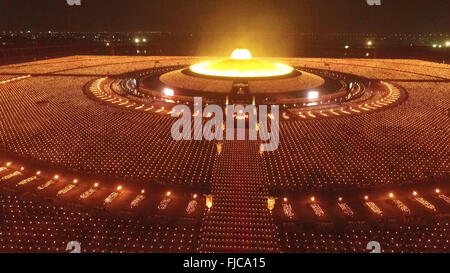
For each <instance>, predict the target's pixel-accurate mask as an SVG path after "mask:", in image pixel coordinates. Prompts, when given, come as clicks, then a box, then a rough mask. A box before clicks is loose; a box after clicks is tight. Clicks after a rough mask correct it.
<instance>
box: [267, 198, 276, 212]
mask: <svg viewBox="0 0 450 273" xmlns="http://www.w3.org/2000/svg"><path fill="white" fill-rule="evenodd" d="M274 207H275V198H273V197H268V198H267V208H268V209H269V210H270V211H272V210H273V208H274Z"/></svg>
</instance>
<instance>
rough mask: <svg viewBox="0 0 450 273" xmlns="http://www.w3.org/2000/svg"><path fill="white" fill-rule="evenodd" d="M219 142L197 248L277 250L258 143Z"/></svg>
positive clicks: (265, 174) (228, 250)
mask: <svg viewBox="0 0 450 273" xmlns="http://www.w3.org/2000/svg"><path fill="white" fill-rule="evenodd" d="M223 146H224V149H223V152H222V153H221V154H220V155H219V156H217V157H216V160H215V162H214V167H213V179H212V186H211V188H212V194H213V206H212V208H211V209H210V211H207V212H206V213H205V214H206V215H205V217H204V219H203V224H202V229H201V235H200V237H201V241H200V251H202V252H279V251H280V247H279V244H278V234H277V229H276V226H275V225H274V223H273V218H272V215H270V213H269V210H268V209H267V196H268V190H267V184H266V181H267V173H266V170H265V167H264V164H263V161H262V158H261V156H260V155H259V154H258V148H259V145H258V143H257V142H256V141H226V142H225V143H224V144H223ZM246 162H252V164H245V163H246Z"/></svg>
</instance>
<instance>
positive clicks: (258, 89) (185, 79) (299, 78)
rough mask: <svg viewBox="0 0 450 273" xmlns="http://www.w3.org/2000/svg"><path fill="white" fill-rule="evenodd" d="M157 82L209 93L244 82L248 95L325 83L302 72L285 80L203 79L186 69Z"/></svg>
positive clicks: (319, 78) (218, 91) (220, 91)
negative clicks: (246, 85)
mask: <svg viewBox="0 0 450 273" xmlns="http://www.w3.org/2000/svg"><path fill="white" fill-rule="evenodd" d="M295 71H297V70H295ZM291 74H292V73H291ZM159 80H160V81H161V82H162V83H164V84H165V85H167V86H168V87H174V88H182V89H187V90H199V91H203V92H210V93H231V90H232V87H233V84H234V83H236V82H246V83H248V87H249V93H250V94H264V93H270V94H275V93H285V92H293V91H303V90H309V89H314V88H317V87H320V86H321V85H323V84H324V82H325V80H324V79H323V78H322V77H320V76H317V75H314V74H311V73H308V72H303V71H302V72H299V71H297V73H295V74H294V75H292V76H290V77H286V78H278V77H275V78H273V79H267V78H265V79H256V78H246V79H238V78H221V79H219V78H205V77H203V76H200V77H198V76H195V74H192V73H188V72H186V69H180V70H176V71H172V72H168V73H166V74H163V75H161V76H160V77H159Z"/></svg>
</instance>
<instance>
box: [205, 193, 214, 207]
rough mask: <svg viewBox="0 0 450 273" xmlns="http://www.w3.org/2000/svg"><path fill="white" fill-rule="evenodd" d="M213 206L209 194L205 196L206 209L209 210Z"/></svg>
mask: <svg viewBox="0 0 450 273" xmlns="http://www.w3.org/2000/svg"><path fill="white" fill-rule="evenodd" d="M212 205H213V197H212V195H211V194H208V195H206V207H207V208H208V209H210V208H211V207H212Z"/></svg>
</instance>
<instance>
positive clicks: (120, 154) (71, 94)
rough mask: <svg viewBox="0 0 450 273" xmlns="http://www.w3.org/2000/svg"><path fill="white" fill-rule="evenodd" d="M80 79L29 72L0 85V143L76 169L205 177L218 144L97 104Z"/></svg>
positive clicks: (151, 117)
mask: <svg viewBox="0 0 450 273" xmlns="http://www.w3.org/2000/svg"><path fill="white" fill-rule="evenodd" d="M84 83H86V78H85V77H81V78H78V77H76V78H74V77H50V76H49V77H32V78H30V79H27V80H24V81H18V82H16V83H14V84H9V85H8V86H7V87H6V86H3V85H2V86H0V90H1V92H0V101H1V102H2V108H1V110H0V115H1V116H2V123H1V124H0V144H1V145H2V146H4V147H5V148H6V149H7V150H10V151H14V152H15V153H17V154H19V155H21V156H24V157H26V158H32V159H36V160H39V161H44V162H48V163H51V164H54V165H58V166H62V167H66V168H70V169H76V170H78V171H81V172H85V173H88V174H95V175H104V176H110V177H118V178H126V179H134V180H140V181H158V182H162V183H166V184H173V185H187V186H189V185H202V184H208V183H209V182H210V176H211V167H212V163H211V162H213V159H214V156H215V154H216V149H215V146H214V144H213V143H209V142H207V141H179V142H176V141H174V140H173V139H172V136H171V134H170V129H171V125H172V123H173V119H171V118H170V116H167V115H166V116H162V115H158V114H152V113H148V112H145V113H143V112H138V111H128V110H122V109H119V108H116V107H108V106H105V105H100V104H98V103H97V102H94V101H92V100H90V99H89V98H87V97H86V96H85V95H84V94H83V92H82V91H81V86H83V84H84Z"/></svg>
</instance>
